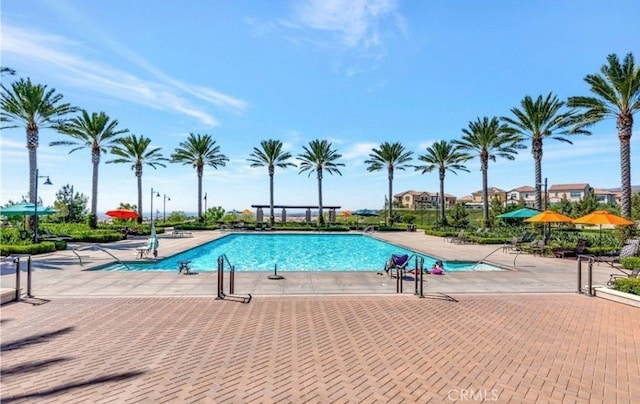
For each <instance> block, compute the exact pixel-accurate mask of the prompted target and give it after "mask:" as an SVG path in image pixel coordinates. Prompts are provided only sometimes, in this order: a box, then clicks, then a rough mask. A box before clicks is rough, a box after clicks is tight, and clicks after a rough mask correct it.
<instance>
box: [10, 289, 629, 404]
mask: <svg viewBox="0 0 640 404" xmlns="http://www.w3.org/2000/svg"><path fill="white" fill-rule="evenodd" d="M454 297H455V298H457V299H458V300H459V302H457V303H456V302H452V301H448V300H444V299H437V298H427V299H418V298H416V297H414V296H410V295H369V296H364V295H360V296H357V295H356V296H344V295H343V296H313V295H311V296H299V297H294V296H257V297H255V298H254V299H253V300H252V301H251V303H250V304H240V303H235V302H229V301H218V300H215V299H214V298H211V297H104V298H99V297H94V298H68V297H59V298H54V299H52V301H50V302H49V303H46V304H42V305H39V306H32V305H30V304H28V303H13V304H9V305H4V306H2V320H1V325H2V336H1V341H2V369H1V371H2V381H1V387H2V393H1V399H2V402H3V403H16V402H43V403H50V402H52V403H53V402H55V403H58V402H59V403H62V402H64V403H80V402H92V403H93V402H95V403H107V402H110V403H116V402H117V403H134V402H140V403H161V402H171V403H174V402H186V403H195V402H203V403H208V402H210V403H221V402H229V403H253V402H262V403H264V402H266V403H270V402H284V403H305V402H308V403H328V402H338V403H341V402H343V403H347V402H348V403H352V402H355V403H357V402H363V403H372V402H391V403H400V402H406V403H414V402H417V403H423V402H434V403H446V402H465V401H469V402H479V401H482V400H484V401H491V402H498V403H504V402H512V403H533V402H551V403H572V402H575V403H588V402H593V403H598V402H601V403H616V402H617V403H631V402H634V401H635V402H638V400H640V383H638V380H639V376H640V359H639V358H640V344H639V343H638V336H640V310H638V309H637V308H633V307H630V306H626V305H623V304H619V303H614V302H611V301H607V300H604V299H599V298H589V297H586V296H583V295H578V294H571V293H559V294H544V293H539V294H500V295H479V294H476V295H474V294H461V295H454Z"/></svg>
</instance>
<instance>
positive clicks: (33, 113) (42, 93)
mask: <svg viewBox="0 0 640 404" xmlns="http://www.w3.org/2000/svg"><path fill="white" fill-rule="evenodd" d="M1 87H2V95H1V96H0V109H1V111H0V122H11V123H13V125H9V126H4V125H3V126H2V129H6V128H17V127H19V126H24V127H25V129H26V132H27V149H28V150H29V201H30V202H31V203H37V202H36V201H35V185H36V181H37V178H35V175H36V169H37V168H38V153H37V151H38V143H39V136H38V135H39V132H40V129H44V128H56V127H57V126H59V125H61V124H62V123H64V116H65V115H67V114H70V113H74V112H76V111H77V110H78V109H77V108H76V107H72V106H71V105H70V104H67V103H63V102H62V98H63V95H62V94H60V93H56V90H55V89H54V88H52V89H47V86H46V85H42V84H33V83H31V79H29V78H27V79H26V80H25V79H20V80H18V81H16V82H14V83H12V84H11V88H7V87H5V86H4V84H3V85H2V86H1Z"/></svg>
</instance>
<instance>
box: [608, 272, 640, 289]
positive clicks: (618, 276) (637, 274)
mask: <svg viewBox="0 0 640 404" xmlns="http://www.w3.org/2000/svg"><path fill="white" fill-rule="evenodd" d="M626 278H628V279H633V278H640V268H634V269H633V271H631V272H629V273H625V274H624V275H623V274H611V276H610V277H609V280H608V281H607V286H608V287H610V288H612V287H613V285H614V284H615V283H616V279H626Z"/></svg>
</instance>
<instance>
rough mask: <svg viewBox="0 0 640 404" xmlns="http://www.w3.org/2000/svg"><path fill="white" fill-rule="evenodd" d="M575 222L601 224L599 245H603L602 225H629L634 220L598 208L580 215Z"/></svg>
mask: <svg viewBox="0 0 640 404" xmlns="http://www.w3.org/2000/svg"><path fill="white" fill-rule="evenodd" d="M573 223H575V224H587V225H598V226H600V232H599V234H598V245H599V247H602V225H603V224H604V225H614V226H629V225H632V224H633V222H632V221H631V220H627V219H625V218H623V217H620V216H616V215H614V214H613V213H610V212H608V211H606V210H596V211H594V212H591V213H589V214H588V215H585V216H582V217H579V218H577V219H575V220H574V221H573ZM600 250H601V248H599V249H598V255H600V252H601V251H600Z"/></svg>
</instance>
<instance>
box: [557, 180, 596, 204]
mask: <svg viewBox="0 0 640 404" xmlns="http://www.w3.org/2000/svg"><path fill="white" fill-rule="evenodd" d="M591 190H592V188H591V187H590V186H589V184H587V183H579V184H554V185H552V186H551V187H549V189H548V190H547V192H548V195H549V204H554V203H558V202H560V201H561V200H562V199H563V198H566V199H567V200H568V201H569V202H578V201H580V200H581V199H582V198H584V197H585V196H587V195H588V194H589V192H591Z"/></svg>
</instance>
